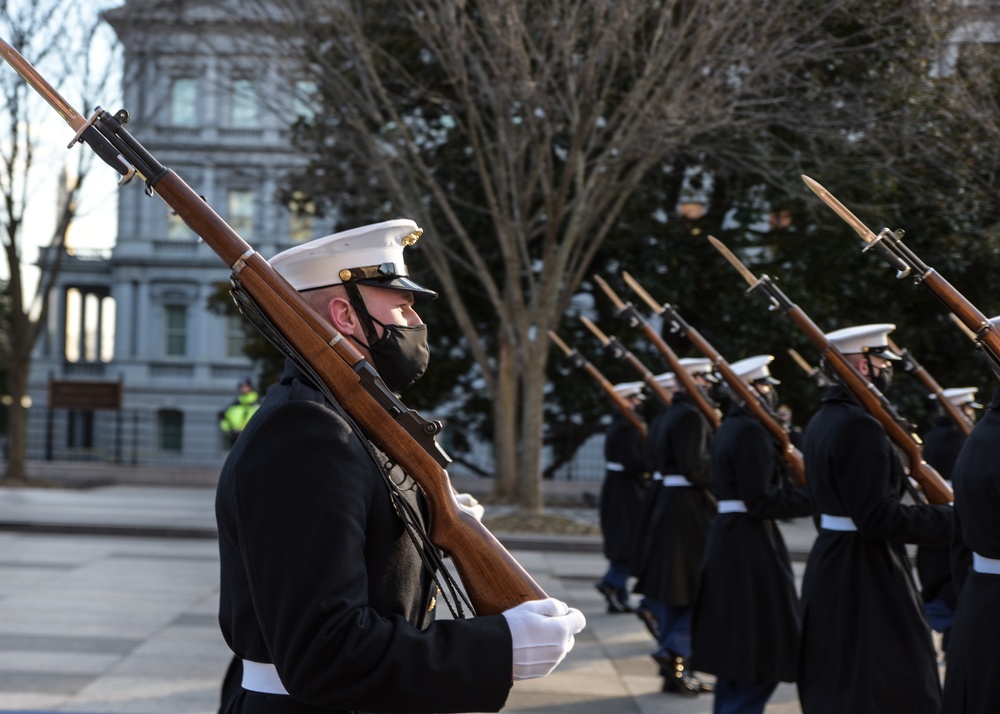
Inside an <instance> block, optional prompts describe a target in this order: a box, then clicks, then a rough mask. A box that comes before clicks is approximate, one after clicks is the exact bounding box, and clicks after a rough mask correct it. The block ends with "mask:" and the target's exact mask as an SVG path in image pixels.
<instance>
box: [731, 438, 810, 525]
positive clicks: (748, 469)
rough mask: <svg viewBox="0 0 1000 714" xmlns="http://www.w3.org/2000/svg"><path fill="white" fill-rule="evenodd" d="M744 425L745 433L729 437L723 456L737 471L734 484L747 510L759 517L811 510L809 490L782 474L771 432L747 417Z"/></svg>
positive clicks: (802, 513)
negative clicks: (729, 441)
mask: <svg viewBox="0 0 1000 714" xmlns="http://www.w3.org/2000/svg"><path fill="white" fill-rule="evenodd" d="M744 428H745V429H746V434H745V435H744V436H743V437H742V438H736V439H733V440H732V441H731V443H730V445H729V450H728V453H727V454H726V459H727V460H728V461H730V462H731V469H732V470H731V473H736V474H738V477H737V479H736V488H737V492H738V493H739V497H740V500H741V501H743V503H744V504H745V505H746V507H747V513H749V514H750V515H751V516H753V517H755V518H759V519H761V520H766V519H785V518H798V517H800V516H808V515H809V514H810V513H812V499H811V498H810V496H809V494H808V493H807V492H806V491H805V490H804V489H801V488H799V487H798V486H796V485H794V484H791V483H788V482H786V481H785V480H784V479H783V478H782V475H783V467H782V464H781V463H779V462H778V455H777V447H776V445H775V444H774V442H773V440H772V438H771V436H770V434H768V433H767V431H766V430H765V429H764V427H763V426H761V425H760V424H759V423H758V422H756V421H754V422H750V421H749V420H747V424H746V426H745V427H744ZM776 472H777V473H776Z"/></svg>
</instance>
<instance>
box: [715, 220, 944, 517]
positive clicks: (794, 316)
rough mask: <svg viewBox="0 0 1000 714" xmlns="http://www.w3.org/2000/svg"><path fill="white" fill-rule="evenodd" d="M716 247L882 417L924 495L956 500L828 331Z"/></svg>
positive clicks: (752, 289) (767, 279)
mask: <svg viewBox="0 0 1000 714" xmlns="http://www.w3.org/2000/svg"><path fill="white" fill-rule="evenodd" d="M708 239H709V241H710V242H711V243H712V245H713V246H715V247H716V249H717V250H718V251H719V252H720V253H722V255H724V256H725V257H726V260H728V261H729V262H730V263H731V264H733V267H737V266H740V267H738V268H737V270H738V272H739V273H740V275H742V276H743V278H744V279H745V280H746V281H747V282H748V283H750V285H751V287H750V292H758V293H759V294H761V295H764V297H765V298H766V299H767V300H768V302H769V304H770V305H772V306H774V305H778V306H780V307H781V309H782V310H784V312H785V314H786V315H788V317H789V318H791V320H792V322H794V323H795V325H796V326H797V327H798V328H799V329H800V330H802V332H803V333H805V335H806V337H808V338H809V341H810V342H812V343H813V345H815V347H816V348H817V349H818V350H819V352H820V355H821V356H822V358H823V360H824V361H825V362H826V364H828V365H830V368H831V369H832V370H834V371H835V372H836V374H837V376H838V377H839V379H840V382H841V384H842V385H843V387H844V389H846V390H848V391H849V392H850V393H851V394H853V395H854V398H855V399H857V400H858V402H859V403H860V404H861V406H862V407H864V409H865V410H866V411H867V412H868V413H869V414H871V415H872V416H873V417H875V418H876V419H878V421H879V423H880V424H881V425H882V428H883V429H885V431H886V434H888V436H889V438H890V439H892V441H893V442H894V443H895V444H896V445H897V446H899V448H900V449H902V450H903V452H904V453H905V454H906V456H907V460H908V461H909V466H910V475H911V476H913V478H914V479H915V480H916V481H917V483H919V484H920V486H921V488H922V489H923V492H924V495H925V496H926V498H927V500H928V501H930V502H931V503H950V502H952V501H953V500H954V494H953V493H952V491H951V487H950V486H948V484H947V483H946V482H945V480H944V479H943V478H941V474H939V473H938V472H937V471H936V470H934V468H933V467H932V466H930V464H928V463H927V462H926V461H924V459H923V454H922V453H921V443H920V438H919V437H918V436H917V435H916V434H914V433H913V430H912V428H910V425H909V423H908V422H906V420H905V419H903V418H902V417H901V416H900V415H899V414H898V413H897V412H896V410H895V408H894V407H893V406H892V404H891V403H890V402H889V400H888V399H886V398H885V396H884V395H883V394H882V392H880V391H879V390H878V389H877V388H876V387H875V385H874V384H872V383H871V381H870V380H868V379H865V378H864V377H863V376H862V375H861V373H860V372H859V371H858V369H857V367H855V366H854V365H853V364H852V363H851V362H850V360H848V359H847V358H846V357H845V356H844V354H843V353H842V352H841V351H840V350H838V349H837V347H836V345H834V344H833V343H831V342H830V340H829V339H827V337H826V334H825V333H824V332H823V330H821V329H820V328H819V326H818V325H817V324H816V323H815V322H813V321H812V319H811V318H810V317H809V316H808V315H807V314H806V313H805V312H804V311H803V310H802V308H800V307H799V306H798V305H796V304H795V303H793V302H792V301H791V300H789V299H788V296H787V295H785V294H784V293H783V292H782V291H781V289H780V288H778V286H777V285H775V283H774V281H773V280H771V278H770V277H768V276H767V275H761V276H760V277H759V278H757V277H755V276H754V274H753V273H752V272H750V269H749V268H747V267H746V266H745V265H743V263H742V262H741V261H740V259H739V258H737V257H736V255H735V254H734V253H733V252H732V251H731V250H729V249H728V248H726V246H725V245H723V243H722V242H721V241H720V240H718V239H717V238H715V237H714V236H709V237H708Z"/></svg>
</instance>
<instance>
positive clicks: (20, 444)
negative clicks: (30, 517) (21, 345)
mask: <svg viewBox="0 0 1000 714" xmlns="http://www.w3.org/2000/svg"><path fill="white" fill-rule="evenodd" d="M8 387H9V389H10V397H11V404H10V410H9V411H8V413H7V470H6V472H5V473H4V476H3V479H2V480H0V483H3V484H4V485H6V486H25V485H27V484H28V483H30V481H29V479H28V472H27V463H26V457H25V455H26V454H27V450H28V448H27V447H28V410H27V409H26V408H25V407H24V397H25V396H26V395H27V392H28V364H27V363H25V362H20V361H19V362H18V363H17V364H12V365H11V369H10V373H9V375H8Z"/></svg>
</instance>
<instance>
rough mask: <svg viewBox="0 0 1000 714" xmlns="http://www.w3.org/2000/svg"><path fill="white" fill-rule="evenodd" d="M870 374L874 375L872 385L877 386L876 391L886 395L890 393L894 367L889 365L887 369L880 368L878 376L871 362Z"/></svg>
mask: <svg viewBox="0 0 1000 714" xmlns="http://www.w3.org/2000/svg"><path fill="white" fill-rule="evenodd" d="M868 372H869V374H871V375H872V377H871V380H872V384H873V385H875V389H877V390H878V391H880V392H882V394H885V393H886V392H887V391H889V387H890V386H891V385H892V365H891V364H888V365H886V366H885V367H880V368H879V371H878V374H875V370H874V369H872V367H871V362H869V363H868Z"/></svg>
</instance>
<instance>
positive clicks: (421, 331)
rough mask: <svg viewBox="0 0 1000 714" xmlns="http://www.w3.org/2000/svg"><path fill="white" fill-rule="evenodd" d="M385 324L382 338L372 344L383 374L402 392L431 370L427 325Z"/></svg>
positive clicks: (370, 348)
mask: <svg viewBox="0 0 1000 714" xmlns="http://www.w3.org/2000/svg"><path fill="white" fill-rule="evenodd" d="M372 321H373V322H377V323H378V324H379V325H381V326H382V329H383V330H384V332H383V333H382V337H380V338H379V339H377V340H376V341H375V342H373V343H372V344H370V345H368V351H369V353H371V356H372V361H373V362H374V363H375V369H376V370H378V373H379V376H380V377H382V381H383V382H385V386H386V387H388V388H389V390H390V391H393V392H400V391H402V390H404V389H406V388H407V387H409V386H410V385H411V384H413V383H414V382H416V381H417V380H418V379H420V377H421V376H422V375H423V373H424V372H425V371H427V364H428V363H429V362H430V360H431V351H430V348H429V347H428V346H427V325H414V326H412V327H410V326H408V325H386V324H384V323H382V322H379V321H378V320H376V319H375V318H374V317H373V318H372Z"/></svg>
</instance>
